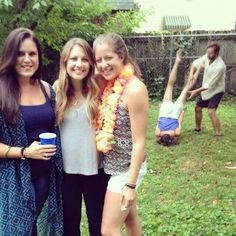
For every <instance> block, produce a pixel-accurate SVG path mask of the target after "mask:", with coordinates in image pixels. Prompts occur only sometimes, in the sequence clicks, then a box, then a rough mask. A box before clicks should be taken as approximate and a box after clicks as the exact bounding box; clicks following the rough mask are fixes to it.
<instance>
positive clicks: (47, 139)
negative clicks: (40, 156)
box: [39, 133, 57, 145]
mask: <svg viewBox="0 0 236 236" xmlns="http://www.w3.org/2000/svg"><path fill="white" fill-rule="evenodd" d="M56 137H57V135H56V134H54V133H42V134H40V135H39V138H40V144H42V145H48V144H53V145H55V144H56Z"/></svg>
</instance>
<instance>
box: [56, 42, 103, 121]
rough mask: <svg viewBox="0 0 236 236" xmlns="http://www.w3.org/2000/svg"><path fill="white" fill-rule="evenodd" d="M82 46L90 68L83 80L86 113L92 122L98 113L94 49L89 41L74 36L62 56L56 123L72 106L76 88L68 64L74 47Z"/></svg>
mask: <svg viewBox="0 0 236 236" xmlns="http://www.w3.org/2000/svg"><path fill="white" fill-rule="evenodd" d="M75 45H78V46H80V47H81V48H82V49H83V50H84V52H85V55H86V57H87V59H88V62H89V64H90V70H89V73H88V75H87V76H86V78H84V79H83V80H82V91H81V92H82V94H83V96H84V97H85V98H86V113H87V116H88V118H89V120H90V122H91V123H92V122H93V121H94V120H95V118H96V114H97V97H98V94H99V88H98V85H97V83H96V81H95V79H94V70H95V60H94V56H93V51H92V48H91V47H90V45H89V44H88V42H87V41H85V40H84V39H81V38H72V39H70V40H69V41H68V42H67V43H66V44H65V46H64V48H63V50H62V52H61V58H60V71H59V77H58V80H57V81H56V83H55V86H54V88H55V91H56V98H57V102H56V123H57V124H58V125H60V124H62V123H63V121H64V118H65V114H66V112H67V111H68V109H69V107H70V106H71V100H72V99H73V96H74V92H75V91H74V88H73V85H72V81H71V78H70V76H69V75H68V73H67V71H66V64H67V61H68V59H69V56H70V52H71V50H72V48H73V47H74V46H75Z"/></svg>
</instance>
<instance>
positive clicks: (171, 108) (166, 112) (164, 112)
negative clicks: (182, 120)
mask: <svg viewBox="0 0 236 236" xmlns="http://www.w3.org/2000/svg"><path fill="white" fill-rule="evenodd" d="M183 110H184V104H182V103H180V102H175V103H173V102H172V101H168V102H163V103H162V104H161V107H160V112H159V117H166V118H173V119H178V118H179V115H180V114H181V113H182V112H183Z"/></svg>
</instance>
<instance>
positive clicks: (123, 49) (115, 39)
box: [93, 33, 142, 78]
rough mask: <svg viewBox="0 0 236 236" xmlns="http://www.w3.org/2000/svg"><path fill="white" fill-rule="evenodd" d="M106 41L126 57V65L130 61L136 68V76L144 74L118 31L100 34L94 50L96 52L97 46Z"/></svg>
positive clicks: (121, 55) (94, 43) (118, 53)
mask: <svg viewBox="0 0 236 236" xmlns="http://www.w3.org/2000/svg"><path fill="white" fill-rule="evenodd" d="M103 43H106V44H108V45H109V46H110V47H112V49H113V51H114V53H116V54H117V55H119V56H120V57H121V58H123V59H124V65H126V64H128V63H130V64H131V65H133V68H134V74H135V76H136V77H138V78H141V77H142V74H141V71H140V69H139V67H138V65H137V64H136V63H135V62H134V60H133V59H132V58H131V56H130V54H129V51H128V48H127V46H126V44H125V41H124V40H123V39H122V37H121V36H120V35H118V34H116V33H107V34H102V35H99V36H98V37H97V38H96V39H95V40H94V42H93V51H94V52H95V49H96V46H97V45H98V44H103Z"/></svg>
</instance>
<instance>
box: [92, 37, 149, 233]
mask: <svg viewBox="0 0 236 236" xmlns="http://www.w3.org/2000/svg"><path fill="white" fill-rule="evenodd" d="M93 50H94V53H95V59H96V66H97V69H98V72H99V73H100V74H101V76H103V77H104V79H105V80H106V81H107V82H108V85H107V87H106V88H105V90H104V93H103V96H102V101H101V105H100V106H99V115H98V119H97V134H96V141H97V148H98V150H100V151H102V152H103V153H104V170H105V172H106V173H107V174H110V175H111V178H110V180H109V182H108V187H107V192H106V197H105V203H104V210H103V219H102V235H110V236H112V235H114V236H121V235H122V234H121V228H122V225H123V223H125V226H126V235H134V236H141V235H142V229H141V223H140V219H139V217H138V214H137V210H136V202H135V198H136V192H135V189H137V187H138V185H139V184H140V183H141V180H142V178H143V176H144V175H145V173H146V160H145V159H146V158H145V154H144V144H145V136H146V127H147V114H148V93H147V89H146V87H145V85H144V84H143V83H142V82H141V81H140V80H139V78H140V76H141V73H140V71H139V69H138V67H137V66H136V65H135V64H134V62H133V61H132V59H131V58H130V56H129V53H128V50H127V47H126V45H125V42H124V41H123V39H122V38H121V37H120V36H119V35H117V34H114V33H109V34H105V35H101V36H99V37H98V38H96V39H95V41H94V44H93Z"/></svg>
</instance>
